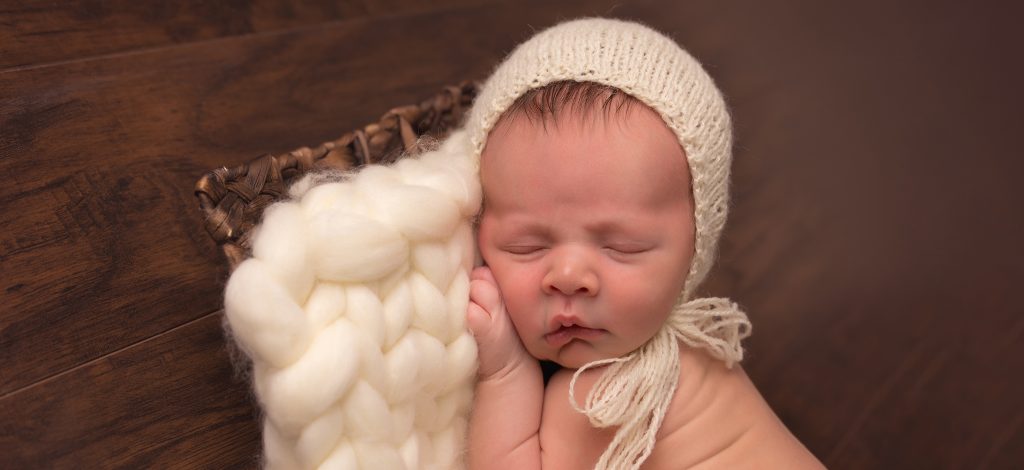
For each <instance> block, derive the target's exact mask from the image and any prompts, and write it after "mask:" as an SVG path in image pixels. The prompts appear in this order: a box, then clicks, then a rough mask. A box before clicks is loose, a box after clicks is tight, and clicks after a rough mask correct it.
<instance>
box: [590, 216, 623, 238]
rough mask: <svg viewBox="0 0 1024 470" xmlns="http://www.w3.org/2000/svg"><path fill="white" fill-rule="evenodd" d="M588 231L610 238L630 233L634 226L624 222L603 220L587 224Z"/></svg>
mask: <svg viewBox="0 0 1024 470" xmlns="http://www.w3.org/2000/svg"><path fill="white" fill-rule="evenodd" d="M586 229H587V231H588V232H591V233H593V234H596V235H598V236H608V235H618V234H622V233H629V232H631V231H632V230H631V229H632V226H631V225H630V224H627V223H626V222H624V221H622V220H602V221H598V222H593V223H589V224H587V225H586Z"/></svg>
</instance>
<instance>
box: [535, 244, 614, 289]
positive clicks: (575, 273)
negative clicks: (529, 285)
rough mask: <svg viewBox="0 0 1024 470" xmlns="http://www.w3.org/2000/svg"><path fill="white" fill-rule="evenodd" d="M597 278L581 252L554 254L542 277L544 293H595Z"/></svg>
mask: <svg viewBox="0 0 1024 470" xmlns="http://www.w3.org/2000/svg"><path fill="white" fill-rule="evenodd" d="M599 284H600V283H599V280H598V276H597V273H596V272H595V271H594V269H593V267H592V266H591V263H590V262H589V261H588V260H587V257H586V256H585V255H583V254H581V253H560V254H559V255H558V256H555V257H554V259H553V261H552V263H551V266H550V268H549V269H548V272H547V274H546V275H545V276H544V279H543V286H542V287H543V289H544V293H546V294H555V293H561V294H563V295H577V294H580V295H587V296H593V295H597V292H598V289H599V287H600V286H599Z"/></svg>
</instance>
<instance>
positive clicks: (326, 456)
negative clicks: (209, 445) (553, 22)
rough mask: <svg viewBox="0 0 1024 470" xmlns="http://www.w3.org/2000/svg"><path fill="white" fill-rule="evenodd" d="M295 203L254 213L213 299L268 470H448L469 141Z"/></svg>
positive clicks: (460, 417)
mask: <svg viewBox="0 0 1024 470" xmlns="http://www.w3.org/2000/svg"><path fill="white" fill-rule="evenodd" d="M310 186H312V187H310ZM292 196H293V199H291V200H289V201H286V202H280V203H277V204H274V205H273V206H271V207H269V208H267V209H266V211H265V213H264V219H263V222H262V225H261V227H260V229H259V231H258V232H257V233H256V235H255V237H254V241H253V256H252V258H250V259H248V260H246V261H245V262H243V263H242V264H240V265H239V266H238V268H237V269H236V270H235V272H234V273H233V274H232V275H231V278H230V279H229V280H228V284H227V289H226V293H225V310H226V314H227V320H228V323H229V325H230V328H231V330H232V334H233V336H234V337H235V339H236V340H237V342H238V343H239V344H240V346H241V347H242V349H243V350H244V351H246V353H247V354H248V355H249V356H250V357H251V358H252V360H253V372H254V387H255V390H256V395H257V397H258V399H259V402H260V404H261V406H262V409H263V414H264V416H265V418H264V423H263V442H264V453H265V465H266V468H269V469H356V468H363V469H385V468H386V469H403V468H405V469H435V468H436V469H448V468H461V467H462V466H463V464H462V454H463V453H464V443H465V438H464V436H465V430H466V421H467V417H468V413H469V408H470V405H471V402H472V393H473V380H474V377H475V373H476V356H477V349H476V342H475V340H474V339H473V337H472V335H471V334H470V333H469V331H468V330H467V329H466V327H465V324H464V323H465V314H466V307H467V304H468V302H469V272H470V270H471V269H472V265H473V260H474V256H475V249H474V240H473V232H472V226H471V220H472V217H474V216H475V215H476V213H477V211H478V210H479V208H480V186H479V180H478V175H477V170H476V164H475V162H474V161H473V149H472V144H471V143H470V142H469V139H468V137H467V135H466V134H465V132H464V131H458V132H455V133H454V134H452V135H451V136H450V137H449V138H448V139H447V140H446V141H445V143H444V144H443V145H442V146H441V147H440V148H439V149H437V150H433V151H429V152H426V153H424V154H423V155H420V156H418V157H409V158H405V159H403V160H401V161H399V162H398V163H396V164H394V165H392V166H380V165H371V166H367V167H364V168H363V169H361V170H360V171H359V172H357V173H354V174H351V175H350V176H349V177H348V178H346V179H345V180H344V181H335V182H327V183H322V184H317V185H311V184H310V182H309V181H305V182H300V183H299V184H296V185H295V187H293V190H292Z"/></svg>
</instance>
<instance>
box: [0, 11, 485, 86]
mask: <svg viewBox="0 0 1024 470" xmlns="http://www.w3.org/2000/svg"><path fill="white" fill-rule="evenodd" d="M486 3H493V0H427V1H423V0H389V1H386V2H361V1H356V0H298V1H283V0H235V1H231V2H205V1H189V0H178V1H170V2H159V3H152V2H134V1H131V0H114V1H105V2H95V1H89V0H75V1H65V2H49V1H44V0H25V1H19V2H7V4H5V5H2V6H0V71H2V70H3V69H6V68H11V67H26V66H38V65H41V64H46V63H51V62H59V61H66V60H80V59H84V58H89V57H93V56H97V55H105V54H115V53H124V52H130V51H135V50H139V49H146V48H154V47H167V46H173V45H177V44H187V43H190V42H196V41H204V40H211V39H217V38H225V37H232V36H240V35H246V34H255V33H267V32H274V31H281V30H287V29H296V28H299V29H301V28H309V27H318V26H319V25H321V24H324V23H329V22H337V21H347V20H355V19H363V20H365V19H368V18H374V17H381V16H394V15H402V14H414V13H423V12H428V11H433V10H444V9H451V8H457V7H462V6H469V5H474V4H486Z"/></svg>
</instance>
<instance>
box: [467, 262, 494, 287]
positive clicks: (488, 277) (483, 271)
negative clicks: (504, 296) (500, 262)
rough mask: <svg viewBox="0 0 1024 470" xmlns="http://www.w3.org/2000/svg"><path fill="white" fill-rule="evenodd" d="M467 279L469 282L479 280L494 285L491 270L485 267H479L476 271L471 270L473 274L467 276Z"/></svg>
mask: <svg viewBox="0 0 1024 470" xmlns="http://www.w3.org/2000/svg"><path fill="white" fill-rule="evenodd" d="M469 279H470V280H471V281H472V280H477V279H480V280H482V281H487V282H490V283H492V284H496V282H495V280H494V273H493V272H491V268H488V267H487V266H479V267H477V268H476V269H473V272H471V273H470V274H469Z"/></svg>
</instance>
